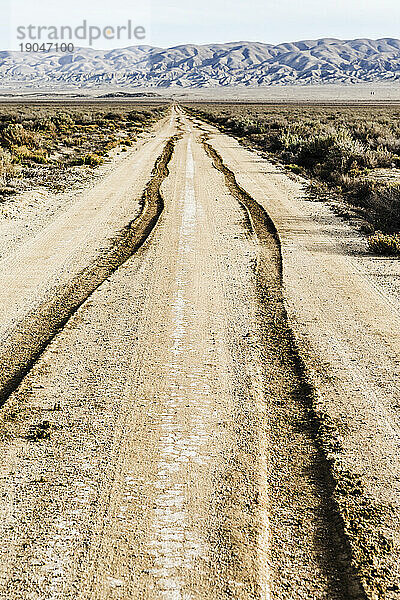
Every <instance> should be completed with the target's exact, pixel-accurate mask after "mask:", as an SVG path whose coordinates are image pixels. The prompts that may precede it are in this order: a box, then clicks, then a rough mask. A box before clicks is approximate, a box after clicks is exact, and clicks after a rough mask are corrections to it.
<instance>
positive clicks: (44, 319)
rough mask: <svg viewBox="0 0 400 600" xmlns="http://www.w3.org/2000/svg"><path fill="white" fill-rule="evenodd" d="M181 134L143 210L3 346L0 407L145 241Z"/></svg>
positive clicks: (167, 151)
mask: <svg viewBox="0 0 400 600" xmlns="http://www.w3.org/2000/svg"><path fill="white" fill-rule="evenodd" d="M177 137H178V136H176V135H175V136H172V137H171V138H170V139H169V140H168V141H167V143H166V144H165V146H164V149H163V151H162V153H161V155H160V156H159V157H158V159H157V160H156V162H155V165H154V167H153V171H152V174H151V178H150V180H149V182H148V183H147V185H146V188H145V190H144V192H143V195H142V198H141V212H140V214H139V215H138V217H136V218H135V219H134V220H133V221H131V223H129V225H127V226H126V227H124V229H122V230H121V231H120V232H119V233H118V234H117V235H116V236H115V238H114V239H113V240H110V243H109V246H108V248H106V249H105V251H104V252H102V253H101V255H100V256H99V257H98V259H97V260H96V261H94V262H93V263H91V264H90V265H89V266H88V267H86V268H85V269H84V270H83V271H82V272H81V273H79V275H77V276H76V277H74V278H73V279H72V280H71V281H70V283H69V284H68V285H66V286H65V287H63V288H61V289H59V290H58V291H57V292H56V294H55V295H54V296H53V297H52V298H50V299H49V300H48V301H47V302H44V303H42V304H41V305H40V306H38V307H37V308H36V309H34V310H33V311H32V312H31V313H30V314H28V315H26V316H25V317H24V318H23V320H22V321H21V322H20V323H18V325H17V326H16V328H15V329H14V330H13V331H12V332H11V333H10V335H9V336H8V338H7V339H6V340H5V342H4V343H3V345H2V348H1V351H0V406H1V405H3V404H4V402H5V401H6V400H7V398H8V397H9V395H10V394H11V393H12V392H13V391H14V390H15V389H16V388H17V387H18V385H19V384H20V382H21V381H22V379H23V378H24V377H25V375H26V374H27V373H28V372H29V370H30V369H31V368H32V366H33V364H34V363H35V362H36V360H37V359H38V357H39V356H40V354H41V353H42V352H43V351H44V350H45V348H46V347H47V346H48V344H49V343H50V341H51V340H52V339H53V337H54V336H55V335H56V334H57V333H58V332H59V331H60V329H62V328H63V327H64V325H65V324H66V322H67V321H68V319H69V318H70V317H71V316H72V315H73V314H74V313H75V312H76V310H77V309H78V308H79V307H80V306H81V305H82V304H83V302H85V301H86V300H87V299H88V298H89V296H90V295H91V294H92V293H93V292H94V291H95V290H96V289H97V288H98V287H99V286H100V285H101V284H102V283H103V282H104V281H105V280H106V279H107V278H108V277H109V276H110V275H111V274H112V273H113V272H114V271H115V270H116V269H117V268H118V267H119V266H121V265H122V264H123V263H124V262H125V261H126V260H127V259H128V258H129V257H130V256H132V254H133V253H134V252H135V251H136V250H137V249H138V248H139V247H140V246H141V245H142V244H143V243H144V241H145V240H146V239H147V237H148V235H149V234H150V232H151V231H152V229H153V227H154V225H155V224H156V222H157V220H158V217H159V216H160V214H161V212H162V210H163V206H164V202H163V198H162V194H161V191H160V186H161V184H162V182H163V181H164V179H165V178H166V177H167V176H168V173H169V171H168V164H169V162H170V160H171V158H172V155H173V152H174V147H175V143H176V140H177Z"/></svg>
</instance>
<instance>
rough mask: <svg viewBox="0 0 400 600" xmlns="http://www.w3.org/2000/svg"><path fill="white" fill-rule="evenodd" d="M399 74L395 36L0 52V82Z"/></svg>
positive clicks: (85, 83) (287, 80)
mask: <svg viewBox="0 0 400 600" xmlns="http://www.w3.org/2000/svg"><path fill="white" fill-rule="evenodd" d="M396 80H400V40H398V39H393V38H382V39H378V40H371V39H355V40H338V39H331V38H323V39H318V40H303V41H300V42H292V43H283V44H278V45H272V44H264V43H258V42H230V43H226V44H206V45H194V44H185V45H180V46H175V47H173V48H157V47H154V46H132V47H129V48H118V49H115V50H95V49H93V48H76V49H75V51H74V52H72V53H51V52H50V53H46V52H37V53H29V52H16V51H3V52H0V86H2V87H4V86H6V87H10V86H13V87H14V88H15V87H16V86H18V84H22V85H23V87H25V88H26V87H32V88H40V87H47V86H54V85H64V86H65V85H73V86H76V87H78V88H79V87H82V88H86V87H95V86H99V85H102V86H104V85H108V84H110V85H113V86H122V87H127V86H130V87H163V88H168V87H173V86H180V87H184V88H189V87H192V88H193V87H219V86H240V87H246V86H249V87H257V86H268V85H274V84H280V85H289V84H301V85H307V84H322V83H343V84H347V83H348V84H351V83H361V82H380V81H386V82H387V81H396Z"/></svg>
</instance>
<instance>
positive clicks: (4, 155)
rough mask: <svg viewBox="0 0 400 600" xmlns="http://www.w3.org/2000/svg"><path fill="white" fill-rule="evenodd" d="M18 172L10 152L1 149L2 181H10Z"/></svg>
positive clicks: (0, 174)
mask: <svg viewBox="0 0 400 600" xmlns="http://www.w3.org/2000/svg"><path fill="white" fill-rule="evenodd" d="M17 174H18V167H17V166H16V165H15V164H14V163H13V158H12V155H11V154H10V152H8V151H7V150H2V149H0V182H1V184H2V185H4V184H6V183H8V181H10V180H11V179H13V178H14V177H15V176H16V175H17Z"/></svg>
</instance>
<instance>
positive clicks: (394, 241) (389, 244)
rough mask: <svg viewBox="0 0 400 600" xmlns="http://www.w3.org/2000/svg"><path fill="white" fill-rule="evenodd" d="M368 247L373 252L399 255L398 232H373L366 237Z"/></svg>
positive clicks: (399, 240) (399, 238) (399, 241)
mask: <svg viewBox="0 0 400 600" xmlns="http://www.w3.org/2000/svg"><path fill="white" fill-rule="evenodd" d="M368 248H369V249H370V250H371V252H374V253H375V254H383V255H386V256H398V255H400V234H393V235H388V234H384V233H382V232H380V231H379V232H377V233H374V235H371V236H370V237H369V238H368Z"/></svg>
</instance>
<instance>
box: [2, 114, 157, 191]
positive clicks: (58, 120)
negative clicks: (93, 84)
mask: <svg viewBox="0 0 400 600" xmlns="http://www.w3.org/2000/svg"><path fill="white" fill-rule="evenodd" d="M165 110H166V109H165V106H162V105H155V106H141V105H138V106H137V107H136V108H135V109H134V110H133V108H132V105H118V106H110V105H108V106H107V105H100V104H97V105H96V104H94V105H90V104H88V105H83V104H82V105H80V106H71V105H60V106H55V105H43V104H42V105H39V104H30V105H29V104H25V105H22V104H21V105H13V106H10V105H3V106H0V200H1V199H2V198H3V199H4V198H5V197H6V196H7V195H9V194H10V193H14V192H16V191H20V190H22V189H25V188H27V187H31V186H33V185H40V186H47V187H49V188H51V189H52V190H55V191H60V190H62V189H64V188H65V187H66V186H67V185H69V184H71V182H72V181H79V179H80V178H82V177H84V176H85V175H87V174H88V173H89V172H90V170H91V169H92V168H93V167H97V166H98V165H101V164H102V163H103V161H104V159H105V157H106V156H107V154H108V153H109V152H110V150H111V149H112V148H115V147H117V146H121V147H123V148H125V149H126V147H127V146H131V145H132V143H133V142H134V141H135V139H136V137H137V135H138V134H140V133H141V132H142V131H143V130H144V129H145V128H146V127H148V126H149V125H150V124H152V123H153V122H155V121H156V120H157V119H159V118H161V117H162V116H163V115H164V114H165Z"/></svg>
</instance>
